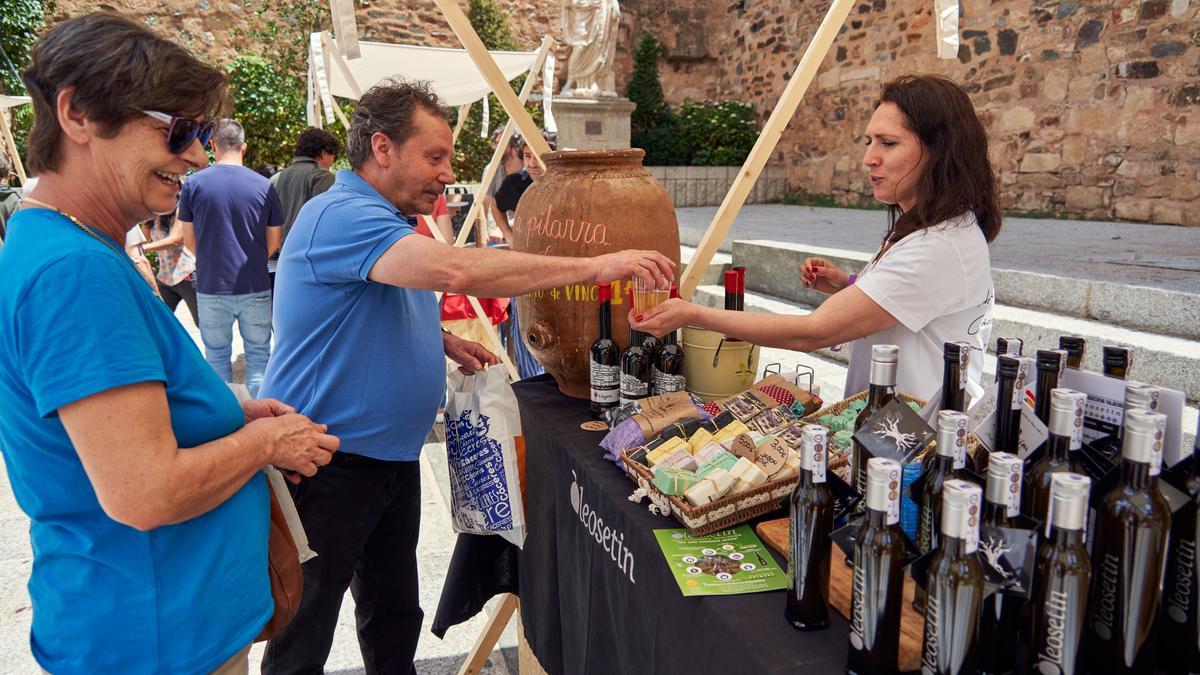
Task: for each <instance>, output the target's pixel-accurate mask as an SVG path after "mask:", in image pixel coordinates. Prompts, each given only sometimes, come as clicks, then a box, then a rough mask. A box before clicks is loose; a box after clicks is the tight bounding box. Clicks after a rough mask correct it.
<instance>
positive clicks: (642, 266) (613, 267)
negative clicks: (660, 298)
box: [588, 251, 675, 291]
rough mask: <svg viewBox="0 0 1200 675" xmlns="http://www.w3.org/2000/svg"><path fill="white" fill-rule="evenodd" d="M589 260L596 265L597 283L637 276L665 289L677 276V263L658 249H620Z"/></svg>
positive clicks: (652, 286) (647, 282)
mask: <svg viewBox="0 0 1200 675" xmlns="http://www.w3.org/2000/svg"><path fill="white" fill-rule="evenodd" d="M588 260H589V261H591V263H592V264H593V265H594V266H595V272H594V274H593V276H592V281H595V282H597V283H604V282H609V281H613V280H615V279H632V278H634V277H637V278H638V279H641V280H642V281H643V282H645V284H646V285H647V286H648V287H650V288H659V289H661V290H664V291H665V290H667V289H669V288H670V287H671V281H672V280H673V279H674V278H675V263H673V262H671V260H670V259H669V258H667V256H665V255H663V254H661V253H659V252H658V251H618V252H616V253H608V254H605V255H601V256H596V257H595V258H588Z"/></svg>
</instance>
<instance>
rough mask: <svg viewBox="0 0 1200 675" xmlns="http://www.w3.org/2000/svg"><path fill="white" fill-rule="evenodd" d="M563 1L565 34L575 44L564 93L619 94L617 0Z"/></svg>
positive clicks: (572, 46)
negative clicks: (617, 88) (616, 66)
mask: <svg viewBox="0 0 1200 675" xmlns="http://www.w3.org/2000/svg"><path fill="white" fill-rule="evenodd" d="M561 1H562V18H563V35H564V37H565V39H566V43H567V44H568V45H570V46H571V56H570V57H569V58H568V60H567V81H566V82H565V83H564V84H563V88H562V92H561V93H560V96H575V97H582V98H598V97H601V96H613V97H615V96H616V95H617V91H616V80H615V74H614V66H615V64H616V57H617V26H618V25H619V24H620V22H621V8H620V6H619V5H617V0H561Z"/></svg>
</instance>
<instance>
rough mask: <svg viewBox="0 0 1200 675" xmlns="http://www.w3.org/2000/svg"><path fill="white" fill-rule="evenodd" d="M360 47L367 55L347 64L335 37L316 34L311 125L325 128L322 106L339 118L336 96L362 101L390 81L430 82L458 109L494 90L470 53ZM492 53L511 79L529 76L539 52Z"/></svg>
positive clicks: (312, 49) (311, 74)
mask: <svg viewBox="0 0 1200 675" xmlns="http://www.w3.org/2000/svg"><path fill="white" fill-rule="evenodd" d="M358 44H359V48H360V50H361V52H362V57H361V58H357V59H353V60H345V59H343V58H342V56H341V52H340V50H339V48H338V43H337V41H336V40H335V39H334V38H333V37H332V36H330V35H329V34H328V33H313V34H312V36H311V39H310V42H309V52H308V61H309V70H308V77H309V101H310V105H309V111H308V115H309V120H308V122H309V124H311V125H313V126H319V125H320V116H319V114H316V113H318V111H319V110H320V109H321V108H324V112H325V119H327V120H333V119H334V118H335V116H338V115H340V111H337V110H336V108H335V107H334V106H333V102H332V99H331V98H330V97H331V96H339V97H342V98H349V99H356V100H357V99H358V98H359V97H360V96H362V92H364V91H366V90H367V89H370V88H371V87H372V86H374V85H375V84H377V83H379V82H380V81H381V80H384V79H386V78H388V77H400V78H404V79H409V80H425V81H427V82H429V83H430V85H431V86H432V87H433V91H434V92H435V93H437V95H438V97H439V98H441V99H442V101H443V102H444V103H445V104H446V105H449V106H454V107H458V106H464V105H468V104H470V103H473V102H475V101H478V100H480V99H482V98H483V97H485V96H487V95H488V94H490V93H491V91H492V90H491V87H490V86H489V85H488V82H487V80H486V79H484V77H483V76H482V75H481V74H480V73H479V69H478V68H477V67H476V66H475V62H474V61H472V60H471V56H470V54H468V53H467V51H466V50H465V49H445V48H442V47H417V46H413V45H395V44H386V43H382V42H359V43H358ZM489 53H490V54H491V55H492V58H494V59H495V60H496V64H497V65H498V66H499V68H500V72H502V73H503V74H504V77H505V78H506V79H508V80H512V79H513V78H515V77H518V76H520V75H523V74H525V73H528V72H529V71H530V70H531V69H532V68H533V67H534V61H535V60H536V58H537V52H536V51H532V52H507V51H494V52H489Z"/></svg>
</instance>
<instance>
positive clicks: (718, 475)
mask: <svg viewBox="0 0 1200 675" xmlns="http://www.w3.org/2000/svg"><path fill="white" fill-rule="evenodd" d="M703 480H704V481H705V482H709V483H712V484H713V487H714V488H716V491H717V495H718V496H724V495H725V494H727V493H728V492H729V490H730V489H731V488H733V483H734V480H733V476H732V475H730V473H729V472H728V471H726V470H725V469H713V470H712V471H711V472H710V473H709V474H708V475H707V476H705V477H704V478H703Z"/></svg>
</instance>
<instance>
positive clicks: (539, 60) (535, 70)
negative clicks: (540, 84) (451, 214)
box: [454, 37, 554, 246]
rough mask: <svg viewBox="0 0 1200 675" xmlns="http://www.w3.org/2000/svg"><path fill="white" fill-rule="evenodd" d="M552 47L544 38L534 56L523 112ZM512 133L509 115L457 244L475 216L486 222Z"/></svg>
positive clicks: (463, 239) (523, 92) (521, 98)
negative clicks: (487, 203)
mask: <svg viewBox="0 0 1200 675" xmlns="http://www.w3.org/2000/svg"><path fill="white" fill-rule="evenodd" d="M552 49H554V38H550V37H546V38H542V46H541V47H539V48H538V51H537V55H536V56H535V57H534V58H533V66H531V67H530V68H529V77H527V78H525V85H524V86H522V87H521V94H520V95H519V96H518V101H520V103H521V112H523V113H524V112H525V107H524V106H525V101H526V100H527V99H528V98H529V94H530V93H532V92H533V85H534V82H535V81H536V80H537V79H538V74H539V73H540V72H542V64H543V63H545V62H546V55H548V54H549V53H550V50H552ZM491 58H492V57H491V55H490V54H489V55H488V60H489V61H490V60H491ZM493 65H494V64H493ZM504 86H505V88H506V89H508V92H509V93H510V94H511V93H512V89H511V88H509V87H508V85H507V83H506V84H505V85H504ZM512 135H513V121H512V118H511V117H509V120H508V122H507V123H505V125H504V131H503V132H501V134H500V140H499V141H498V142H497V143H496V149H495V150H493V151H492V161H491V163H490V164H488V165H487V168H486V169H485V170H484V172H483V178H482V179H480V182H479V192H478V193H477V194H476V195H475V200H474V201H472V202H471V208H470V209H469V210H468V211H467V216H466V218H464V219H463V229H462V231H461V232H459V234H458V240H457V241H455V242H454V245H455V246H462V245H463V244H464V243H466V241H467V236H468V235H469V234H470V233H471V226H473V223H474V222H475V218H476V217H477V216H479V214H481V213H482V214H483V218H484V220H485V222H486V220H487V212H486V211H483V195H484V193H485V192H487V186H488V185H490V184H491V183H492V179H493V178H495V176H496V172H497V171H499V170H500V158H501V157H503V156H504V149H505V148H507V147H508V140H509V139H510V138H512ZM537 137H538V138H539V139H542V134H541V133H540V132H539V133H538V134H537ZM545 142H546V141H545V139H542V143H543V144H544V143H545ZM549 147H550V146H549V145H547V146H546V148H547V150H549ZM534 152H535V154H536V153H537V151H536V150H534ZM485 231H486V228H485Z"/></svg>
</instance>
